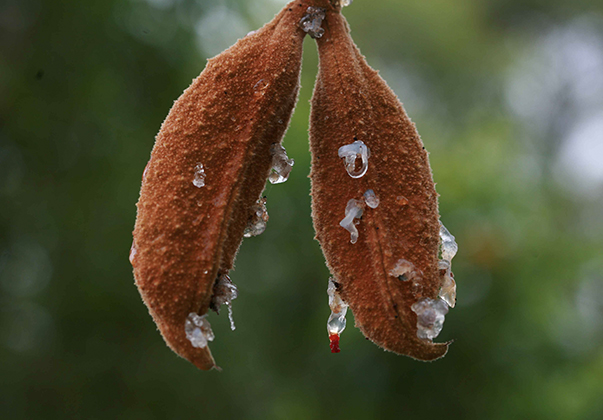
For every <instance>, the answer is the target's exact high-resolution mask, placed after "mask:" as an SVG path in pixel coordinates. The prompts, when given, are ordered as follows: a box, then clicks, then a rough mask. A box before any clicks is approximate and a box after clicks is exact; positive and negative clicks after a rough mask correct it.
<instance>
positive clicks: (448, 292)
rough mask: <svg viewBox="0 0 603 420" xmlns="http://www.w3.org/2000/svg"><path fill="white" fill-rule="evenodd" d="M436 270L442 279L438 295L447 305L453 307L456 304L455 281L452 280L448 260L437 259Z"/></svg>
mask: <svg viewBox="0 0 603 420" xmlns="http://www.w3.org/2000/svg"><path fill="white" fill-rule="evenodd" d="M438 270H439V271H440V276H441V281H442V283H441V287H440V292H439V293H438V297H439V298H440V299H442V300H443V301H444V302H446V303H447V304H448V306H450V307H451V308H454V305H455V304H456V282H455V281H454V277H453V274H452V271H451V264H450V262H449V261H446V260H440V261H438Z"/></svg>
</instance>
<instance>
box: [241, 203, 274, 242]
mask: <svg viewBox="0 0 603 420" xmlns="http://www.w3.org/2000/svg"><path fill="white" fill-rule="evenodd" d="M251 212H252V213H251V216H249V221H248V222H247V227H246V228H245V231H244V232H243V236H244V237H246V238H251V237H252V236H257V235H260V234H262V233H263V232H264V231H265V230H266V223H267V222H268V210H266V197H264V198H260V199H258V201H257V202H256V204H255V205H253V206H252V207H251Z"/></svg>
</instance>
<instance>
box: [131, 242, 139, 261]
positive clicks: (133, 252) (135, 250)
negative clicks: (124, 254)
mask: <svg viewBox="0 0 603 420" xmlns="http://www.w3.org/2000/svg"><path fill="white" fill-rule="evenodd" d="M137 253H138V250H137V249H136V242H134V241H132V247H131V248H130V264H134V258H136V254H137Z"/></svg>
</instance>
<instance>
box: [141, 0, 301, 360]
mask: <svg viewBox="0 0 603 420" xmlns="http://www.w3.org/2000/svg"><path fill="white" fill-rule="evenodd" d="M302 3H304V5H305V3H307V0H304V1H302V2H293V3H291V4H289V5H287V6H286V7H285V8H284V9H283V10H282V11H281V12H280V13H279V14H278V15H277V16H276V17H275V18H274V19H273V20H272V21H271V22H270V23H268V24H266V25H265V26H264V27H263V28H261V29H260V30H259V31H258V32H256V33H255V34H252V35H249V36H246V37H245V38H243V39H241V40H239V41H238V42H237V43H236V44H235V45H234V46H233V47H231V48H229V49H228V50H226V51H225V52H223V53H222V54H220V55H218V56H216V57H215V58H213V59H211V60H209V62H208V64H207V67H206V68H205V70H203V72H202V73H201V75H200V76H199V77H198V78H197V79H195V80H194V81H193V83H192V85H191V86H190V87H189V88H188V89H187V90H186V91H185V92H184V93H183V94H182V96H180V98H179V99H178V100H177V101H176V102H175V104H174V106H173V107H172V109H171V111H170V113H169V115H168V116H167V118H166V120H165V121H164V123H163V125H162V127H161V130H160V132H159V134H158V135H157V138H156V143H155V146H154V148H153V152H152V155H151V159H150V161H149V163H148V165H147V168H146V169H145V174H144V176H143V182H142V188H141V192H140V200H139V202H138V204H137V207H138V214H137V219H136V226H135V229H134V244H133V247H134V249H135V251H136V253H135V255H134V256H133V266H134V276H135V279H136V285H137V286H138V288H139V291H140V293H141V295H142V298H143V300H144V302H145V304H146V305H147V306H148V308H149V312H150V313H151V315H152V316H153V319H154V320H155V322H156V324H157V326H158V327H159V330H160V331H161V334H162V335H163V337H164V339H165V341H166V343H167V344H168V345H169V346H170V347H171V348H172V350H174V351H175V352H176V353H178V354H179V355H180V356H182V357H184V358H185V359H187V360H189V361H190V362H192V363H193V364H195V365H196V366H197V367H198V368H199V369H203V370H208V369H211V368H213V367H216V365H215V362H214V359H213V357H212V355H211V352H210V351H209V347H204V348H195V347H193V346H192V345H191V343H190V342H189V340H188V339H187V338H186V335H185V331H184V323H185V319H186V318H187V316H188V314H189V313H191V312H195V313H198V314H205V313H207V311H208V307H209V305H210V302H211V297H212V289H213V286H214V283H215V281H216V279H217V277H218V276H219V275H220V274H224V273H227V272H228V271H229V270H230V269H232V267H233V263H234V258H235V255H236V253H237V250H238V248H239V246H240V244H241V240H242V238H243V231H244V229H245V226H246V225H247V222H248V220H249V217H250V215H251V213H252V210H251V207H252V206H253V205H254V204H255V203H256V200H257V199H258V197H259V196H260V194H261V192H262V190H263V189H264V186H265V183H266V179H267V177H268V174H269V171H270V168H271V161H272V157H271V155H270V146H271V144H273V143H277V142H280V141H281V140H282V137H283V135H284V133H285V130H286V128H287V126H288V124H289V120H290V118H291V114H292V112H293V108H294V106H295V102H296V100H297V93H298V90H299V78H300V70H301V58H302V41H303V38H304V35H305V33H304V32H303V31H302V30H301V29H300V28H299V27H298V22H299V21H300V19H301V18H302V16H303V13H304V12H305V9H306V7H305V6H303V7H302ZM199 163H201V164H203V166H204V169H205V173H206V178H205V186H204V187H201V188H197V187H196V186H195V185H193V182H192V181H193V179H194V173H195V166H196V165H197V164H199Z"/></svg>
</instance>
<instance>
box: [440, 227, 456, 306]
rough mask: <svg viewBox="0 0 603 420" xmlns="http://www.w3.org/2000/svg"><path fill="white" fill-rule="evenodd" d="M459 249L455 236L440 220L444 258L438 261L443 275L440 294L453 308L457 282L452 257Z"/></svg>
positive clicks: (441, 248) (441, 245)
mask: <svg viewBox="0 0 603 420" xmlns="http://www.w3.org/2000/svg"><path fill="white" fill-rule="evenodd" d="M458 249H459V247H458V245H457V243H456V241H455V239H454V236H452V235H451V234H450V232H448V229H446V228H445V227H444V225H443V224H442V223H441V222H440V251H441V255H442V259H441V260H440V261H439V262H438V269H439V270H440V274H441V276H442V286H441V288H440V292H439V294H438V296H439V297H440V298H441V299H443V300H444V301H445V302H446V303H447V304H448V306H450V307H451V308H454V306H455V304H456V282H455V281H454V277H453V274H452V259H453V258H454V256H455V255H456V253H457V251H458Z"/></svg>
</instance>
